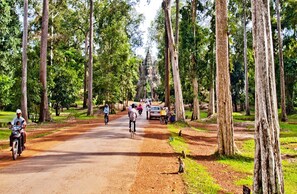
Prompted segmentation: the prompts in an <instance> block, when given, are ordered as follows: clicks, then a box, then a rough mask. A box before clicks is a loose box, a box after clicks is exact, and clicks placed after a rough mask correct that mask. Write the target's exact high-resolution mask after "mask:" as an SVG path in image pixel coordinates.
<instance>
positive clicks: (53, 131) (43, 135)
mask: <svg viewBox="0 0 297 194" xmlns="http://www.w3.org/2000/svg"><path fill="white" fill-rule="evenodd" d="M58 131H60V130H59V129H56V130H52V131H46V132H42V133H37V134H34V135H32V136H30V137H29V138H28V139H36V138H41V137H45V136H47V135H50V134H53V133H56V132H58Z"/></svg>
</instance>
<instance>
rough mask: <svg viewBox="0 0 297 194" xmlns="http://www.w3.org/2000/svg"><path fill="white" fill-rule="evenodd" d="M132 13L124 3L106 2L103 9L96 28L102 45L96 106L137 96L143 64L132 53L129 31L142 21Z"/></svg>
mask: <svg viewBox="0 0 297 194" xmlns="http://www.w3.org/2000/svg"><path fill="white" fill-rule="evenodd" d="M130 11H132V7H131V5H130V4H128V3H127V2H124V1H118V2H113V3H111V2H108V1H103V2H102V4H101V5H100V10H99V13H100V18H98V23H97V24H96V26H95V29H96V33H98V40H97V41H98V43H99V45H100V47H99V49H98V57H97V58H96V60H94V94H95V96H96V99H97V103H102V102H103V101H104V100H105V101H106V102H109V103H115V102H118V101H122V102H123V101H125V100H127V99H129V98H131V97H132V96H134V95H135V94H136V90H135V89H136V88H135V85H136V83H137V80H138V66H139V64H140V60H139V59H138V58H137V57H136V56H135V55H134V54H133V53H132V45H131V44H130V39H129V37H131V34H130V31H129V27H131V26H130V25H132V23H133V25H135V24H136V23H138V22H140V21H141V20H140V19H139V18H137V17H136V15H135V16H134V17H131V16H130V15H129V13H130ZM134 38H135V37H134ZM134 41H135V40H134ZM136 42H137V41H136ZM102 94H104V95H102Z"/></svg>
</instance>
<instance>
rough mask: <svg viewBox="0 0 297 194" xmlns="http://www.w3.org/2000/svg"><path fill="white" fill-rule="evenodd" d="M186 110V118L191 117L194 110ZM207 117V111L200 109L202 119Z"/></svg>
mask: <svg viewBox="0 0 297 194" xmlns="http://www.w3.org/2000/svg"><path fill="white" fill-rule="evenodd" d="M185 112H186V118H188V119H191V117H192V112H193V111H190V110H185ZM205 118H207V112H206V111H203V110H200V119H205Z"/></svg>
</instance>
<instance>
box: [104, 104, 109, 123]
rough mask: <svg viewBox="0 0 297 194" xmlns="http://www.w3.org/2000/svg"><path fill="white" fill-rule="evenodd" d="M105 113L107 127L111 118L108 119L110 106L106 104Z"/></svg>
mask: <svg viewBox="0 0 297 194" xmlns="http://www.w3.org/2000/svg"><path fill="white" fill-rule="evenodd" d="M103 112H104V121H105V125H106V124H107V123H108V121H109V118H108V115H109V106H108V104H105V106H104V110H103Z"/></svg>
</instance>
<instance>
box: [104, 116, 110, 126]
mask: <svg viewBox="0 0 297 194" xmlns="http://www.w3.org/2000/svg"><path fill="white" fill-rule="evenodd" d="M108 120H109V119H108V114H106V113H105V114H104V123H105V125H107V123H108Z"/></svg>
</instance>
